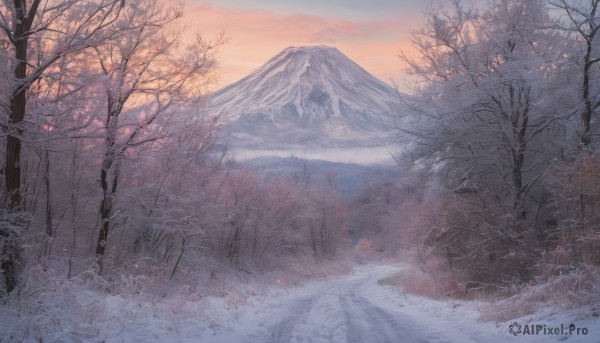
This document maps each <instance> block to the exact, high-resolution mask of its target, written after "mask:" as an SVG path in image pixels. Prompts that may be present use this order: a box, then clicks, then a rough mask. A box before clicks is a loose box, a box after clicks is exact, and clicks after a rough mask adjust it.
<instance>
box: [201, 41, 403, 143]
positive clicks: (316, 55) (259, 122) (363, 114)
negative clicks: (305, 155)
mask: <svg viewBox="0 0 600 343" xmlns="http://www.w3.org/2000/svg"><path fill="white" fill-rule="evenodd" d="M397 102H398V94H397V92H396V90H395V89H393V88H392V87H390V86H388V85H387V84H385V83H383V82H382V81H380V80H378V79H377V78H375V77H374V76H372V75H371V74H369V73H368V72H367V71H365V70H364V69H363V68H361V67H360V66H359V65H357V64H356V63H354V62H353V61H351V60H350V59H349V58H348V57H346V56H345V55H344V54H342V53H341V52H340V51H339V50H337V49H336V48H332V47H326V46H314V47H290V48H287V49H285V50H284V51H282V52H281V53H279V54H277V55H276V56H275V57H273V58H272V59H271V60H269V61H268V62H267V63H266V64H265V65H263V66H262V67H260V68H259V69H258V70H256V71H254V72H253V73H251V74H250V75H248V76H246V77H244V78H243V79H241V80H239V81H238V82H236V83H234V84H232V85H230V86H227V87H225V88H223V89H221V90H219V91H217V92H215V93H214V94H212V95H211V96H210V99H209V106H210V108H211V109H212V110H213V111H214V112H216V113H220V114H223V115H225V116H227V117H229V118H230V121H231V127H230V129H231V134H232V136H233V139H232V141H233V143H234V145H235V144H244V146H246V147H247V146H253V145H254V146H260V147H262V148H264V147H268V146H277V147H281V146H282V145H290V144H292V145H293V144H297V145H312V144H318V145H321V146H322V145H330V146H335V145H348V144H360V145H378V144H379V142H381V141H382V139H383V137H385V132H386V131H388V130H389V129H390V128H391V126H392V117H393V106H394V104H396V103H397Z"/></svg>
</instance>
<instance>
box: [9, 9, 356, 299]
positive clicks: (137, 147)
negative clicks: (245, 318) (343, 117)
mask: <svg viewBox="0 0 600 343" xmlns="http://www.w3.org/2000/svg"><path fill="white" fill-rule="evenodd" d="M183 13H184V10H183V7H182V5H181V4H179V3H176V2H173V3H170V2H159V1H154V0H125V1H123V0H92V1H70V0H55V1H49V2H41V1H40V0H18V1H11V2H2V3H1V4H0V73H1V75H0V79H2V80H3V83H2V84H1V85H0V111H1V115H0V125H1V127H2V131H1V132H2V140H1V149H2V151H3V153H2V154H1V155H0V156H1V159H2V161H1V162H2V166H3V168H2V174H3V175H2V176H3V177H2V189H3V191H2V197H1V199H0V201H1V210H0V263H1V268H0V269H1V271H2V278H3V282H2V286H1V287H0V289H1V290H0V293H2V294H6V293H7V292H9V293H10V292H12V291H13V290H15V289H17V288H18V287H19V285H20V283H22V282H23V280H24V278H23V277H22V275H23V274H24V272H25V271H27V270H28V268H30V267H31V266H41V267H42V268H44V270H47V271H52V272H53V273H54V275H56V276H57V277H64V278H70V277H73V276H75V275H80V274H81V273H83V272H85V273H89V272H90V271H93V273H96V274H98V275H103V274H106V273H110V272H115V271H118V272H119V273H120V272H123V273H124V274H127V273H128V272H132V270H133V269H135V270H136V272H141V273H153V275H154V276H155V277H156V278H159V279H161V280H169V279H172V278H174V277H176V276H177V273H178V272H180V271H181V270H182V269H186V271H188V272H190V273H192V274H193V273H194V268H196V269H195V270H196V272H200V271H205V270H204V269H200V268H198V265H199V264H202V263H205V262H206V261H208V260H210V261H214V263H213V264H214V265H219V266H220V267H221V268H232V269H236V270H244V271H247V272H252V270H266V269H269V268H277V267H280V266H281V265H282V264H283V263H285V261H286V259H285V257H286V256H292V255H293V256H304V257H306V259H305V260H306V261H311V262H315V261H321V260H323V259H327V258H330V257H332V256H333V255H334V254H335V252H336V248H337V247H338V245H339V242H340V239H341V232H342V229H343V228H344V225H345V216H346V214H345V212H344V211H343V210H342V209H341V204H340V201H339V200H338V198H337V194H336V193H335V192H334V191H333V189H317V188H315V187H311V186H310V185H309V184H308V183H306V184H303V185H300V182H298V180H296V181H294V180H293V179H292V178H289V179H286V178H279V179H276V180H270V181H266V180H264V179H263V178H261V177H260V176H258V175H257V174H255V173H252V172H249V171H244V170H241V169H240V168H237V167H236V166H235V163H233V162H232V161H230V159H229V157H228V154H227V149H226V148H223V147H222V146H221V145H220V144H217V140H218V136H219V132H220V128H221V127H222V126H223V125H224V122H223V120H222V118H219V117H214V116H211V115H209V114H208V111H207V109H206V108H204V105H203V98H204V96H205V94H206V92H207V90H208V88H209V86H210V85H211V84H213V81H214V77H215V75H216V74H215V72H216V68H217V60H216V53H217V50H218V48H219V46H221V45H222V44H224V43H225V41H226V38H225V37H224V36H223V35H218V36H217V37H215V38H214V39H212V40H206V39H204V38H202V37H201V36H199V35H196V36H194V38H193V39H189V38H188V39H185V40H184V39H183V37H184V35H186V34H187V33H186V32H185V31H184V30H183V27H184V22H183ZM188 36H192V35H191V34H189V35H188ZM140 261H144V263H143V264H142V263H138V262H140ZM149 261H150V262H149ZM142 265H147V266H148V267H147V268H148V269H146V270H140V268H141V267H140V266H142ZM157 273H158V274H157Z"/></svg>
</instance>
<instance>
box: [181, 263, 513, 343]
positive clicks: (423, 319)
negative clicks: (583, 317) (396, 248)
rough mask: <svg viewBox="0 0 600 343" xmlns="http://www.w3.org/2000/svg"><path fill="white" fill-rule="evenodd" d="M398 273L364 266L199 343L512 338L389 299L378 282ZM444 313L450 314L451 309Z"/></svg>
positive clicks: (275, 302) (261, 308)
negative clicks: (349, 274)
mask: <svg viewBox="0 0 600 343" xmlns="http://www.w3.org/2000/svg"><path fill="white" fill-rule="evenodd" d="M399 268H400V267H398V266H382V267H369V268H366V267H365V268H362V269H358V270H357V271H356V272H355V273H354V274H353V275H351V276H345V277H341V278H338V279H334V280H329V281H324V282H319V283H314V284H312V285H309V286H306V287H302V288H299V289H296V290H294V292H293V294H288V295H284V296H281V297H278V298H276V299H271V300H269V301H268V302H265V303H263V304H260V305H258V306H255V307H253V308H252V309H251V310H248V311H246V312H243V313H241V314H240V316H239V318H237V319H235V318H232V319H231V320H230V321H229V322H225V323H220V325H219V326H218V327H216V328H215V329H214V332H213V335H211V336H208V337H206V336H205V337H202V339H201V340H200V341H201V342H215V343H216V342H221V343H226V342H232V343H233V342H248V343H258V342H266V343H271V342H272V343H282V342H298V343H300V342H303V343H312V342H315V343H318V342H352V343H353V342H356V343H367V342H373V343H378V342H389V343H394V342H409V343H410V342H432V343H433V342H457V341H460V342H482V341H485V342H487V343H491V342H503V341H506V340H507V339H510V338H512V337H508V336H507V334H506V333H505V332H502V331H503V330H502V328H499V327H497V326H496V325H494V324H490V323H487V324H484V323H477V322H475V320H474V318H465V317H464V313H461V314H460V315H457V314H458V313H454V315H453V314H452V313H444V310H442V309H435V308H430V309H429V310H427V309H423V308H422V305H423V304H422V303H421V302H419V303H411V302H406V301H407V300H409V299H408V298H406V297H401V296H398V294H393V292H392V291H391V290H390V289H389V288H387V287H384V286H382V285H381V284H380V283H379V282H378V281H379V280H382V279H384V278H385V277H387V276H390V275H393V273H395V272H397V271H398V270H399ZM419 299H420V298H419ZM403 301H404V302H405V303H403ZM448 310H450V311H451V312H452V311H454V310H453V309H452V308H451V306H450V309H446V311H448ZM467 317H468V315H467ZM474 324H475V325H474ZM188 334H190V333H187V334H186V335H185V336H188ZM204 334H206V332H205V333H204ZM188 337H189V336H188ZM190 341H191V340H190ZM196 341H197V340H196Z"/></svg>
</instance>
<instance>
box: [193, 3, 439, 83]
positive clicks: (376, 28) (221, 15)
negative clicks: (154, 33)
mask: <svg viewBox="0 0 600 343" xmlns="http://www.w3.org/2000/svg"><path fill="white" fill-rule="evenodd" d="M186 1H187V3H186V10H185V16H186V22H187V26H188V33H190V32H197V33H200V34H202V36H204V37H205V38H208V39H210V38H211V37H214V36H215V35H216V34H217V33H218V32H220V31H224V32H225V34H226V35H227V37H229V41H228V42H227V44H225V45H224V46H223V47H221V48H220V52H219V55H218V59H219V61H220V78H219V81H218V83H217V85H216V87H217V88H219V87H223V86H225V85H227V84H230V83H232V82H235V81H237V80H239V79H241V78H242V77H244V76H246V75H247V74H249V73H250V72H252V71H253V70H256V69H258V68H259V67H260V66H261V65H262V64H264V63H265V62H266V61H267V60H268V59H269V58H271V57H273V56H274V55H276V54H277V53H279V52H280V51H282V50H283V49H285V48H287V47H289V46H307V45H329V46H334V47H336V48H338V49H339V50H340V51H342V52H343V53H344V54H346V55H347V56H348V57H349V58H350V59H352V60H353V61H354V62H356V63H358V64H359V65H361V66H362V67H363V68H365V69H366V70H367V71H369V72H370V73H371V74H373V75H375V76H376V77H378V78H379V79H381V80H382V81H384V82H387V83H389V84H391V83H392V82H398V83H400V86H401V84H402V82H405V81H404V80H403V70H404V69H405V67H406V66H405V65H404V64H403V62H402V61H401V60H400V58H399V57H398V55H399V54H400V53H401V52H402V51H405V50H408V49H409V48H410V34H411V32H412V31H413V30H416V29H418V28H420V27H421V26H422V23H423V13H422V12H423V10H424V9H425V8H426V7H427V6H428V5H429V4H430V2H428V1H414V0H371V1H369V0H285V1H281V0H280V1H277V0H186Z"/></svg>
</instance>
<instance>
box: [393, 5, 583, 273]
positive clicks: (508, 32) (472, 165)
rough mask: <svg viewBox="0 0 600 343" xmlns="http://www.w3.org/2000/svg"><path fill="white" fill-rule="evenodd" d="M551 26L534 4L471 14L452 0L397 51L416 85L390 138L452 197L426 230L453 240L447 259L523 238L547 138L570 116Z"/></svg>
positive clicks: (553, 149) (549, 152)
mask: <svg viewBox="0 0 600 343" xmlns="http://www.w3.org/2000/svg"><path fill="white" fill-rule="evenodd" d="M552 27H556V25H555V23H554V21H553V19H552V18H551V17H550V16H549V14H548V9H547V8H546V7H545V4H544V2H543V1H537V0H536V1H520V0H498V1H493V2H491V3H489V4H488V5H486V6H484V7H482V8H481V10H480V11H476V10H474V9H465V8H463V6H462V4H461V2H460V1H454V2H453V6H452V8H451V9H449V10H445V9H436V10H430V11H429V12H427V24H426V25H425V27H424V28H423V29H422V30H420V31H417V32H415V33H414V36H413V45H414V46H415V49H416V51H417V56H418V57H417V56H408V55H403V58H404V59H405V60H406V61H407V62H408V63H409V65H410V66H411V70H412V73H413V74H415V75H416V76H418V77H419V78H420V80H421V85H422V87H421V88H419V89H417V90H416V92H415V95H416V96H414V97H411V98H409V97H406V105H407V107H406V112H405V117H404V118H402V119H401V120H400V121H399V122H398V128H399V139H400V140H401V141H402V140H403V141H404V142H405V143H406V144H407V146H408V149H407V151H408V152H409V155H408V156H406V157H408V158H409V159H410V160H411V161H413V162H417V163H419V164H420V165H421V166H427V168H426V169H427V170H433V171H435V172H436V174H437V176H438V178H437V182H438V183H437V186H438V187H439V188H440V189H441V190H442V192H444V193H446V194H447V195H448V196H450V195H451V196H453V197H458V198H459V199H460V200H457V201H458V202H460V204H459V205H456V207H454V208H455V209H456V211H455V212H452V214H449V215H448V217H446V218H447V219H448V220H446V221H444V222H443V223H440V225H441V228H437V229H435V230H439V231H437V236H436V235H433V236H436V237H438V238H440V240H439V241H438V242H442V241H443V242H446V243H448V242H450V240H443V239H441V238H442V237H453V239H456V241H452V242H459V243H460V244H456V245H454V246H453V245H452V244H450V243H448V244H447V245H446V246H445V247H444V248H449V249H454V250H455V253H456V255H453V257H452V258H453V259H454V260H456V259H457V258H458V257H457V256H460V257H461V258H466V259H467V260H470V261H472V260H476V259H478V258H480V257H481V256H480V255H479V254H480V253H481V251H482V250H481V249H482V247H484V246H489V245H488V244H489V243H490V242H496V241H498V240H500V241H502V242H505V243H506V245H504V246H503V249H504V250H503V253H505V254H508V253H509V252H508V250H507V247H508V246H509V245H510V244H508V243H507V242H515V241H517V242H522V241H523V240H524V239H525V237H527V238H526V239H527V240H529V242H532V237H533V235H534V232H535V229H534V227H535V225H533V224H534V222H535V220H537V218H531V216H530V214H529V212H530V209H531V208H532V205H531V203H532V202H534V201H535V200H534V198H535V197H533V196H532V192H533V190H534V188H535V187H536V185H539V180H540V178H541V177H543V175H544V173H545V171H546V170H547V167H548V165H549V164H551V163H552V161H553V159H554V158H555V156H556V153H557V150H558V149H557V146H556V145H554V146H553V145H552V144H554V143H550V144H549V142H553V141H554V139H553V137H554V136H556V135H557V134H562V135H564V134H565V129H564V125H563V123H565V122H566V119H567V118H568V117H569V116H570V115H571V114H572V113H573V111H572V110H569V108H568V107H567V106H565V105H566V104H569V105H570V104H572V102H573V101H571V100H570V97H572V92H571V89H570V88H568V87H567V88H566V90H565V87H564V80H563V79H562V74H561V71H562V70H563V63H564V62H563V57H562V55H561V53H562V52H563V51H564V49H563V44H564V39H563V37H562V36H561V35H560V33H559V32H558V31H557V30H556V29H552ZM549 93H551V94H552V96H553V97H554V98H553V99H549V98H548V94H549ZM561 97H562V98H561ZM558 99H561V100H564V99H566V100H567V101H564V102H562V103H561V102H559V101H557V100H558ZM528 202H529V204H528ZM467 204H469V205H468V206H467ZM461 211H462V212H461ZM435 230H434V231H435ZM430 241H431V240H430ZM503 244H504V243H503Z"/></svg>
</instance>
